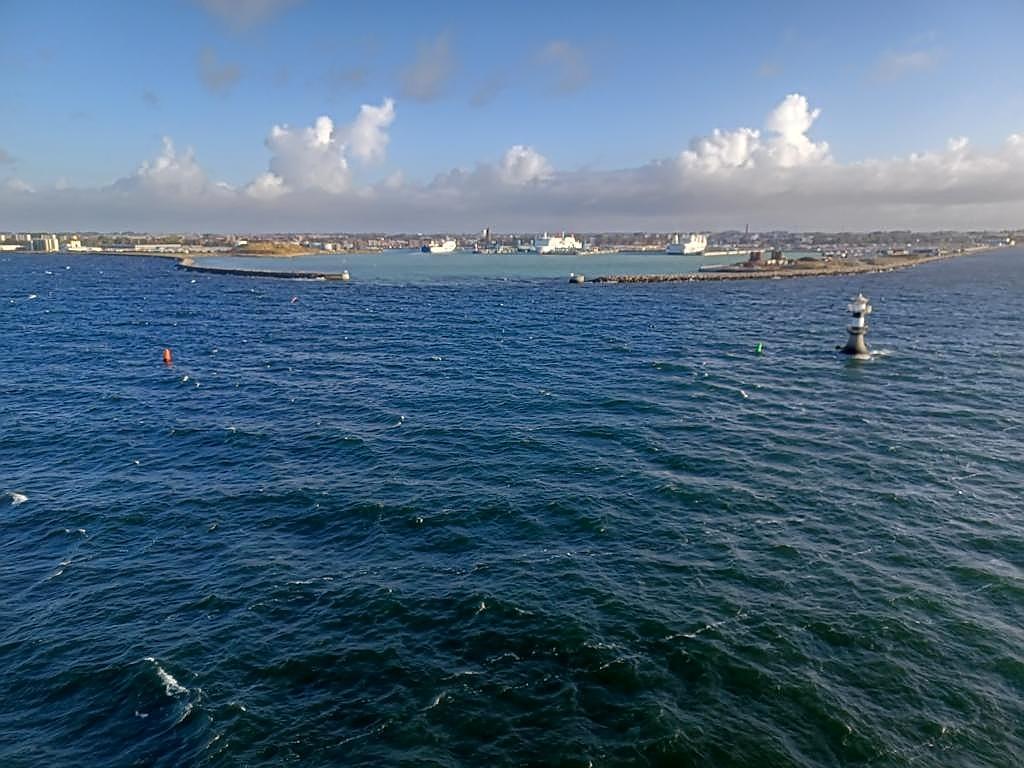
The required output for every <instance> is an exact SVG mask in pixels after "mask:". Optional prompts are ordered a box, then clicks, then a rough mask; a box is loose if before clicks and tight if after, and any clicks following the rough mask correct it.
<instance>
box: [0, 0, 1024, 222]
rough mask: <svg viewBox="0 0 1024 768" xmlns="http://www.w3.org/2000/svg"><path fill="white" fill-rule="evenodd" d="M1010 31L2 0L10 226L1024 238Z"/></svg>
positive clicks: (1022, 126) (963, 6) (899, 8)
mask: <svg viewBox="0 0 1024 768" xmlns="http://www.w3.org/2000/svg"><path fill="white" fill-rule="evenodd" d="M1022 23H1024V3H1021V2H1020V0H985V2H976V3H964V2H959V1H958V2H947V1H946V0H930V1H921V2H918V1H917V0H901V1H899V2H894V1H893V0H888V1H887V2H877V1H875V0H865V2H859V3H823V2H810V1H808V2H802V1H798V0H777V1H776V2H771V3H766V2H764V1H763V0H760V1H759V2H746V0H732V1H731V2H728V3H711V2H702V3H695V2H683V1H682V0H676V1H675V2H644V1H643V0H641V1H640V2H636V3H629V4H627V3H594V2H592V0H589V1H587V2H583V1H577V0H564V1H559V0H547V2H533V0H522V1H521V2H516V3H494V2H479V1H478V2H447V3H442V2H437V3H423V2H385V3H365V2H364V3H351V2H345V1H344V0H149V2H138V0H132V1H131V2H128V1H127V0H125V1H123V2H122V1H115V0H110V1H109V2H104V0H94V2H89V3H77V2H69V0H61V1H58V0H0V30H3V33H4V34H3V38H4V40H5V44H4V45H3V46H0V105H2V106H0V230H7V231H19V230H37V231H38V230H57V231H74V230H81V231H114V230H125V229H132V230H137V231H158V232H164V231H166V232H172V231H204V232H260V231H321V232H340V231H384V232H416V231H423V232H445V231H450V232H469V231H476V230H479V229H482V228H483V227H485V226H490V227H491V228H492V229H495V230H501V231H517V232H531V231H537V232H539V231H542V230H563V229H564V230H569V231H632V230H640V229H648V230H658V231H689V230H721V229H742V228H743V227H744V226H746V225H749V226H750V227H751V228H752V229H791V230H873V229H906V228H911V229H973V228H1004V227H1024V46H1021V45H1020V43H1019V30H1020V29H1021V28H1022ZM15 43H16V44H15Z"/></svg>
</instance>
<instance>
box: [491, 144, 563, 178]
mask: <svg viewBox="0 0 1024 768" xmlns="http://www.w3.org/2000/svg"><path fill="white" fill-rule="evenodd" d="M500 171H501V178H502V180H504V181H505V182H506V183H508V184H529V183H530V182H531V181H542V180H544V179H549V178H551V175H552V168H551V164H550V163H549V162H548V161H547V158H545V157H544V155H542V154H540V153H539V152H537V151H536V150H535V149H534V148H533V147H524V146H523V145H522V144H516V145H515V146H513V147H510V148H509V149H508V151H507V152H505V156H504V157H503V158H502V160H501V169H500Z"/></svg>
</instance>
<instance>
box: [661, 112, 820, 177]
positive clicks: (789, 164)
mask: <svg viewBox="0 0 1024 768" xmlns="http://www.w3.org/2000/svg"><path fill="white" fill-rule="evenodd" d="M820 114H821V110H820V109H813V110H812V109H811V108H810V105H809V104H808V103H807V99H806V98H805V97H804V96H801V95H800V94H798V93H791V94H789V95H788V96H786V98H785V99H783V100H782V101H781V102H780V103H779V105H778V106H776V107H775V109H773V110H772V112H771V114H769V115H768V119H767V120H766V121H765V127H766V128H767V129H768V131H769V134H770V135H769V136H768V138H762V136H761V132H760V131H758V130H755V129H753V128H738V129H736V130H734V131H720V130H718V129H717V128H716V129H715V130H714V132H713V133H712V134H711V135H710V136H703V137H701V138H699V139H694V140H693V141H692V142H691V143H690V149H688V150H685V151H684V152H683V153H682V154H681V155H680V158H679V161H680V164H681V165H682V167H683V168H684V169H685V170H687V171H701V172H704V173H709V174H712V173H717V172H719V171H722V170H723V169H730V168H754V167H759V166H767V167H775V168H793V167H796V166H802V165H812V164H817V163H824V162H828V161H829V159H830V158H829V153H828V144H827V143H825V142H814V141H812V140H811V139H810V138H809V137H808V136H807V132H808V131H809V130H810V129H811V126H812V125H813V124H814V121H815V120H817V119H818V116H819V115H820Z"/></svg>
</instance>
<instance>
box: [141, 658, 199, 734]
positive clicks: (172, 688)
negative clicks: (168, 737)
mask: <svg viewBox="0 0 1024 768" xmlns="http://www.w3.org/2000/svg"><path fill="white" fill-rule="evenodd" d="M145 661H148V662H151V663H152V664H153V666H154V667H156V674H157V677H159V678H160V682H161V683H163V684H164V691H166V692H167V695H168V696H180V695H181V694H184V693H188V688H186V687H185V686H183V685H182V684H181V683H179V682H178V681H177V680H175V679H174V675H172V674H170V673H169V672H168V671H167V670H166V669H164V668H163V667H161V666H160V664H159V662H157V660H156V659H154V658H153V657H152V656H147V657H146V658H145ZM191 707H192V705H191V704H189V707H188V708H189V709H191ZM178 722H181V721H180V720H179V721H178Z"/></svg>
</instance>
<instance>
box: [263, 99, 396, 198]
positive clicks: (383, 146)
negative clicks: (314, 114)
mask: <svg viewBox="0 0 1024 768" xmlns="http://www.w3.org/2000/svg"><path fill="white" fill-rule="evenodd" d="M394 119H395V102H394V100H393V99H384V101H383V102H381V104H380V106H373V105H371V104H364V105H363V106H362V107H361V108H360V110H359V114H358V115H357V116H356V118H355V120H353V121H352V123H350V124H349V125H343V126H335V124H334V121H333V120H332V119H331V118H330V117H328V116H327V115H321V116H320V117H318V118H317V119H316V120H315V121H314V123H313V125H311V126H309V127H306V128H301V129H295V128H291V127H289V126H287V125H275V126H274V127H273V128H272V129H271V131H270V135H269V136H268V137H267V141H266V145H267V148H268V149H269V150H270V152H271V158H270V170H269V172H268V173H265V174H263V175H262V176H260V177H258V178H257V179H256V180H255V181H253V182H252V183H251V184H250V185H249V186H248V187H247V188H246V191H247V192H248V193H249V194H250V195H251V196H253V197H259V198H264V199H267V198H273V197H278V196H279V195H281V194H283V193H284V192H286V191H288V190H320V191H322V192H329V193H332V194H339V193H341V192H345V191H347V190H348V189H349V188H350V187H351V171H350V168H349V159H348V158H349V155H350V154H351V155H353V156H355V157H356V158H358V159H359V160H361V161H363V162H371V161H375V160H380V159H381V158H383V157H384V154H385V151H386V150H387V145H388V140H389V137H388V134H387V129H388V127H389V126H390V125H391V123H392V122H394Z"/></svg>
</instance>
